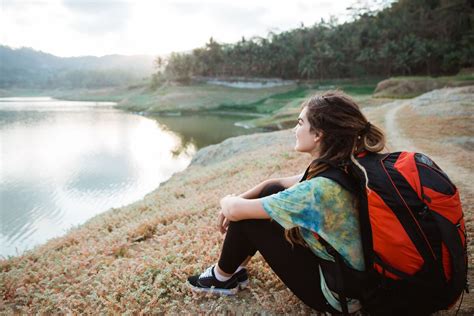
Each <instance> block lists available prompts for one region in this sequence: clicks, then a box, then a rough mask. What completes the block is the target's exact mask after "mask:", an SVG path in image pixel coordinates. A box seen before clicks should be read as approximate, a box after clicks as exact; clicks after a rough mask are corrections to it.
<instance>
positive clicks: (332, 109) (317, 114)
mask: <svg viewBox="0 0 474 316" xmlns="http://www.w3.org/2000/svg"><path fill="white" fill-rule="evenodd" d="M301 108H302V109H303V108H307V111H306V116H307V119H308V122H309V124H310V126H311V127H310V131H311V132H314V133H316V132H321V133H322V138H321V144H320V156H319V157H318V159H315V160H314V161H313V162H312V163H311V164H310V166H309V169H308V174H307V177H306V179H307V180H308V179H311V178H314V177H316V176H317V175H318V174H319V173H321V172H323V171H325V170H326V169H327V168H329V167H330V166H334V167H337V168H342V169H343V170H345V172H347V173H348V174H349V175H350V176H353V177H355V178H357V179H358V180H359V181H365V185H367V181H368V180H367V174H366V172H365V169H364V168H363V167H362V166H361V165H360V164H359V163H358V162H357V160H356V159H355V158H354V156H357V155H358V154H359V153H362V152H364V151H367V152H380V151H382V150H383V149H384V148H385V134H384V132H383V131H382V130H381V129H380V128H378V127H377V126H375V125H372V124H371V123H369V121H368V120H367V118H366V117H365V116H364V114H362V112H361V111H360V109H359V106H358V105H357V104H356V103H355V102H354V100H353V99H352V98H351V97H349V96H348V95H346V94H344V93H343V92H341V91H328V92H326V93H324V94H322V95H315V96H312V97H310V98H309V99H307V100H306V101H304V102H303V104H302V105H301ZM355 168H358V170H359V171H360V172H357V170H355ZM361 173H362V174H363V175H364V176H363V179H361V177H360V174H361ZM355 203H357V201H355ZM285 236H286V239H287V240H288V241H289V242H290V243H292V242H296V243H299V244H302V245H304V244H305V242H304V240H303V238H302V237H301V233H300V230H299V228H298V227H295V228H293V229H290V230H286V231H285Z"/></svg>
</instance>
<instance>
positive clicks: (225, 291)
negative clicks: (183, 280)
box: [188, 282, 248, 296]
mask: <svg viewBox="0 0 474 316" xmlns="http://www.w3.org/2000/svg"><path fill="white" fill-rule="evenodd" d="M247 283H248V282H247ZM188 286H189V287H190V288H191V290H192V291H194V292H198V293H210V294H216V295H224V296H231V295H235V294H237V292H239V287H240V283H239V285H238V286H237V287H235V288H233V289H218V288H215V287H211V288H205V287H197V286H193V285H192V284H191V283H189V282H188Z"/></svg>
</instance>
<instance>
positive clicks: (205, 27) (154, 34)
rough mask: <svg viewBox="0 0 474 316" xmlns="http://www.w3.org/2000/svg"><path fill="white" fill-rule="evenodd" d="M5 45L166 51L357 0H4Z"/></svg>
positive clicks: (272, 26) (286, 23) (296, 20)
mask: <svg viewBox="0 0 474 316" xmlns="http://www.w3.org/2000/svg"><path fill="white" fill-rule="evenodd" d="M0 1H1V10H0V30H7V31H4V32H0V44H4V45H9V46H12V47H20V46H27V47H33V48H35V49H39V50H43V51H45V52H49V53H53V54H56V55H60V56H78V55H105V54H113V53H117V54H165V53H169V52H171V51H188V50H191V49H193V48H196V47H201V46H203V45H204V44H205V43H206V42H207V41H208V40H209V38H210V37H213V38H214V40H216V41H219V42H223V43H233V42H236V41H238V40H240V39H241V38H242V36H244V37H245V38H247V39H248V38H250V37H252V36H261V37H266V36H267V35H268V33H269V31H273V32H279V31H284V30H288V29H292V28H295V27H298V26H299V25H300V24H301V23H304V25H306V26H311V25H313V24H314V23H316V22H319V21H320V19H321V18H322V17H323V18H324V19H325V20H327V19H328V18H329V16H330V15H331V14H333V15H336V16H338V17H339V18H340V20H344V14H345V13H344V12H345V8H346V7H348V6H350V4H351V3H353V2H355V0H321V1H316V0H239V1H232V2H231V1H222V0H134V1H132V0H127V1H121V0H83V1H80V0H24V1H20V0H15V1H12V0H0Z"/></svg>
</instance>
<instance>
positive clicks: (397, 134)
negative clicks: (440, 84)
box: [384, 100, 474, 194]
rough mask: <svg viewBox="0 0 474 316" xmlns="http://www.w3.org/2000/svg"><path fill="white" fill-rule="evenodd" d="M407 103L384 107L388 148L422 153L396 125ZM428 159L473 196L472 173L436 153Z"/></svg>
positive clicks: (391, 104) (396, 103) (408, 104)
mask: <svg viewBox="0 0 474 316" xmlns="http://www.w3.org/2000/svg"><path fill="white" fill-rule="evenodd" d="M411 102H412V101H411V100H408V101H395V102H392V103H389V104H386V105H384V107H387V108H389V109H388V110H387V112H386V114H385V131H386V133H387V138H388V139H389V140H390V145H391V146H390V147H391V149H392V150H395V151H398V150H407V151H416V152H423V150H422V149H420V148H418V147H417V146H416V145H415V144H414V142H413V141H412V140H411V139H410V137H409V136H408V135H407V134H406V133H404V131H403V129H402V128H401V127H400V126H399V124H398V119H399V115H398V114H399V112H401V111H402V110H403V109H405V108H407V107H409V106H410V104H411ZM428 154H429V155H430V157H431V158H432V159H433V160H434V161H435V162H436V163H437V164H438V165H439V166H440V167H441V168H442V169H443V170H444V171H445V172H446V173H447V174H448V175H449V176H450V177H451V178H452V179H453V181H454V182H455V183H456V184H457V185H458V186H459V187H461V188H462V191H463V192H464V193H467V194H474V181H472V179H473V176H474V174H473V172H472V171H471V170H469V169H467V168H464V167H461V166H459V165H456V163H454V162H453V161H451V160H450V159H449V157H447V155H445V156H439V155H437V154H436V153H428Z"/></svg>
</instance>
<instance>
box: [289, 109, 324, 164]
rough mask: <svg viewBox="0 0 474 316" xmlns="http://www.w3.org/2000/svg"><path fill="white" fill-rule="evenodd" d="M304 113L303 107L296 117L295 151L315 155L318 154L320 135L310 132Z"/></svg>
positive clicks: (305, 110)
mask: <svg viewBox="0 0 474 316" xmlns="http://www.w3.org/2000/svg"><path fill="white" fill-rule="evenodd" d="M306 112H307V107H304V108H303V110H302V111H301V113H300V115H299V116H298V123H297V124H296V126H295V128H294V131H295V135H296V145H295V150H296V151H299V152H304V153H309V154H312V155H317V154H318V153H319V144H320V141H321V133H315V132H312V131H311V125H310V123H309V121H308V119H307V117H306Z"/></svg>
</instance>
